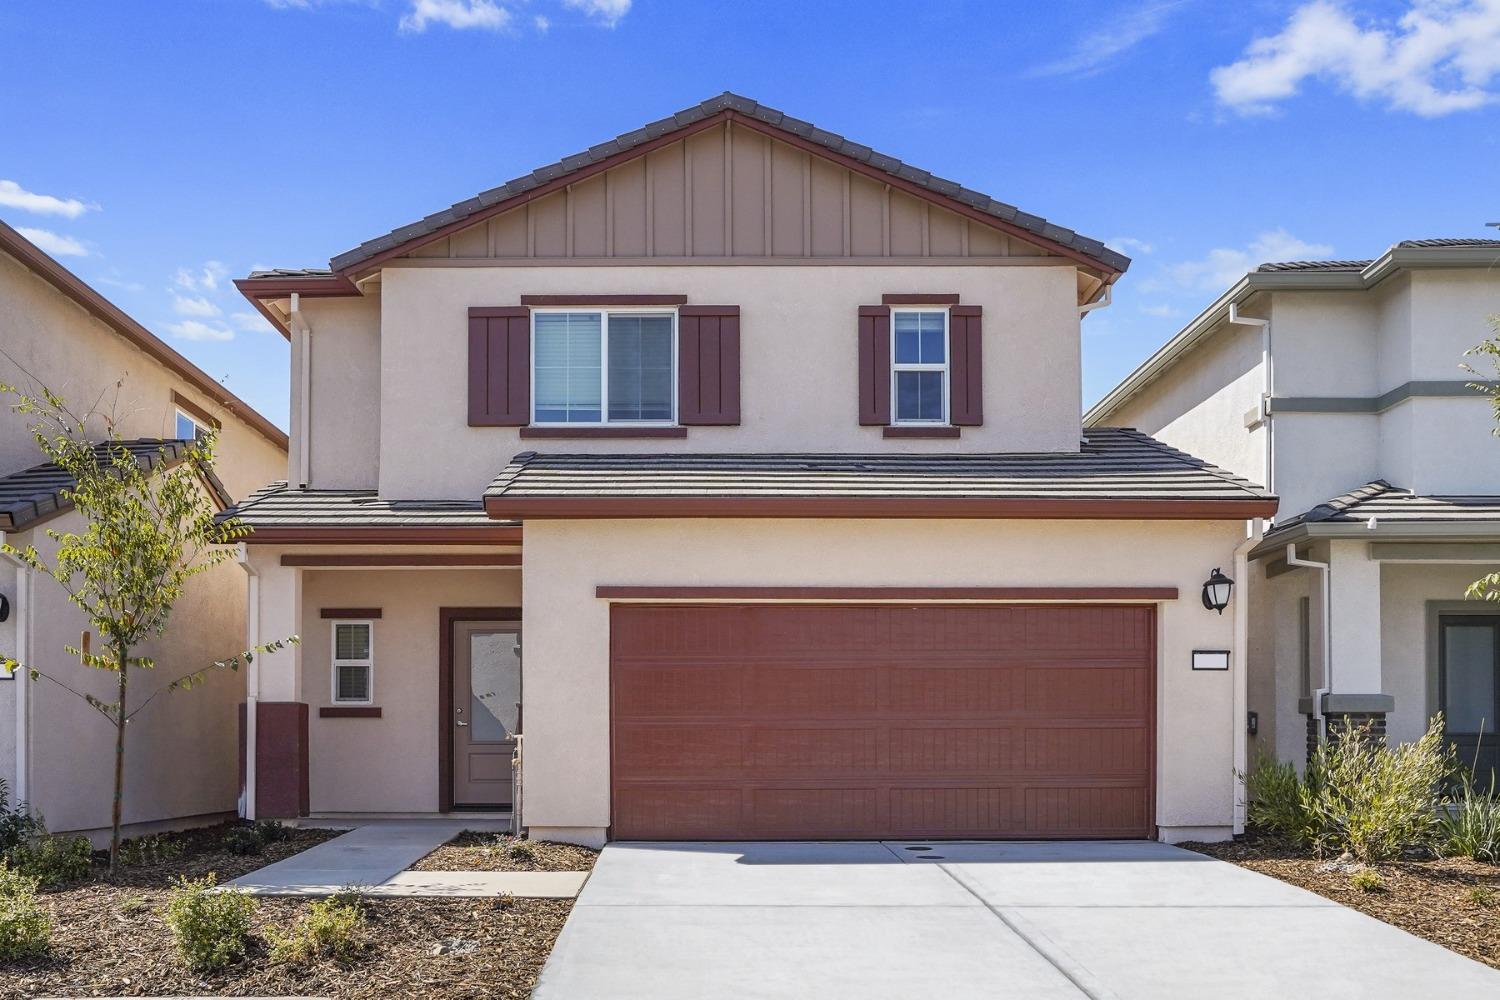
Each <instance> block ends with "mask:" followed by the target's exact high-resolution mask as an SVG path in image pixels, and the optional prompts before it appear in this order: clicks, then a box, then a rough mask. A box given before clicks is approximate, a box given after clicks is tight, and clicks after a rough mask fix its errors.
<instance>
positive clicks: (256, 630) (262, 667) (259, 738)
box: [242, 549, 309, 819]
mask: <svg viewBox="0 0 1500 1000" xmlns="http://www.w3.org/2000/svg"><path fill="white" fill-rule="evenodd" d="M246 569H247V571H248V572H249V573H250V608H249V616H248V619H247V624H248V630H247V631H248V633H249V634H248V636H247V637H246V638H247V645H252V646H253V645H257V644H259V643H263V642H274V641H275V640H277V639H285V638H288V637H290V636H294V635H300V633H301V631H302V570H301V569H298V568H296V567H290V566H282V565H281V558H280V553H279V552H270V553H261V552H257V551H255V550H253V549H252V550H251V553H250V555H249V556H248V557H247V560H246ZM246 707H247V710H246V713H245V721H244V722H243V723H242V726H243V728H244V731H245V738H246V742H247V744H248V745H250V746H253V747H254V753H253V758H252V759H253V760H254V767H253V769H252V768H249V767H247V768H246V776H245V786H246V791H247V792H249V791H250V790H251V789H253V794H247V796H246V799H247V802H246V810H245V811H246V815H247V817H248V818H254V819H268V818H275V819H293V818H296V817H298V816H305V815H307V813H308V805H309V801H308V800H309V795H308V791H309V790H308V763H307V753H308V732H307V719H308V713H307V704H306V703H305V702H304V701H303V700H302V650H301V647H300V646H288V647H287V648H285V649H280V650H277V651H276V652H273V653H265V654H261V655H258V656H256V658H255V662H254V663H253V664H251V666H250V667H249V669H248V672H247V676H246ZM247 756H249V755H247Z"/></svg>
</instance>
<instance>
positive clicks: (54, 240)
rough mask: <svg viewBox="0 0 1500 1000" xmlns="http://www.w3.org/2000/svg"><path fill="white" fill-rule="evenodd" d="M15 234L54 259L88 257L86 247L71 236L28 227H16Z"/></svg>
mask: <svg viewBox="0 0 1500 1000" xmlns="http://www.w3.org/2000/svg"><path fill="white" fill-rule="evenodd" d="M16 232H18V233H20V234H21V235H22V236H24V237H26V238H27V239H28V240H30V241H31V242H33V243H35V244H36V245H37V246H38V247H40V248H41V249H42V250H43V251H45V252H46V253H50V254H51V255H52V256H54V257H87V256H88V255H89V249H88V247H86V246H84V245H83V244H82V243H80V242H78V241H77V240H75V239H74V238H73V237H71V236H62V235H59V234H58V233H54V232H53V231H52V230H50V229H32V228H30V227H29V226H17V227H16Z"/></svg>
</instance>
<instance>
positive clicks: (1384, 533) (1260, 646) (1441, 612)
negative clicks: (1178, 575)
mask: <svg viewBox="0 0 1500 1000" xmlns="http://www.w3.org/2000/svg"><path fill="white" fill-rule="evenodd" d="M1497 313H1500V240H1483V239H1441V240H1410V241H1406V242H1402V243H1397V244H1395V245H1394V246H1392V247H1391V248H1390V249H1389V250H1387V251H1386V252H1385V253H1384V254H1382V255H1381V256H1379V257H1378V258H1376V259H1374V260H1354V261H1296V262H1289V263H1276V264H1264V265H1261V266H1260V267H1259V268H1257V269H1256V270H1255V271H1253V272H1251V273H1249V274H1247V275H1245V277H1244V278H1242V279H1241V280H1240V281H1238V282H1236V283H1235V285H1234V286H1233V287H1231V288H1230V289H1229V290H1228V291H1227V292H1225V293H1224V294H1223V295H1222V296H1220V297H1219V299H1218V300H1217V301H1215V302H1214V303H1213V304H1212V305H1211V306H1209V307H1208V308H1207V309H1206V310H1204V311H1203V313H1202V314H1200V315H1199V316H1198V317H1197V318H1196V319H1195V320H1193V321H1192V322H1191V323H1189V324H1188V325H1187V326H1186V327H1184V328H1183V330H1182V331H1181V332H1180V333H1178V334H1177V335H1176V336H1174V337H1173V338H1172V339H1171V340H1169V341H1168V342H1167V343H1166V345H1165V346H1163V347H1162V348H1161V349H1160V350H1159V351H1157V352H1156V353H1155V354H1154V355H1152V356H1151V357H1150V358H1149V359H1148V360H1147V361H1146V362H1145V363H1144V364H1142V365H1141V367H1140V368H1139V369H1137V370H1136V371H1135V373H1134V374H1132V375H1131V376H1130V377H1128V378H1127V379H1125V381H1123V382H1122V383H1120V385H1119V386H1118V387H1116V388H1115V389H1114V390H1113V391H1112V392H1110V393H1109V394H1108V395H1107V396H1106V397H1105V398H1104V399H1103V400H1101V401H1100V402H1099V404H1098V405H1096V406H1095V407H1093V409H1091V410H1090V411H1089V412H1088V414H1087V416H1086V418H1085V423H1086V424H1088V425H1089V426H1095V425H1104V424H1108V425H1124V426H1131V427H1136V428H1139V429H1141V430H1143V431H1146V432H1147V433H1150V434H1153V435H1155V436H1157V437H1159V438H1160V439H1161V440H1163V441H1166V442H1168V443H1170V444H1173V445H1175V446H1177V447H1179V448H1185V449H1188V450H1190V451H1192V452H1193V453H1194V454H1198V455H1202V456H1203V457H1204V458H1206V459H1208V460H1209V461H1212V462H1214V463H1216V464H1218V465H1220V466H1223V467H1224V468H1227V469H1230V470H1233V471H1234V472H1236V473H1238V474H1240V475H1242V476H1247V477H1250V478H1252V479H1254V480H1256V481H1257V482H1263V483H1266V484H1267V485H1268V487H1269V488H1270V489H1272V490H1274V491H1275V493H1276V494H1277V495H1278V496H1279V497H1280V499H1281V510H1280V514H1279V515H1278V517H1277V519H1276V522H1275V525H1274V527H1273V528H1272V529H1271V530H1268V531H1267V533H1266V535H1265V537H1264V539H1263V540H1262V541H1261V543H1260V544H1259V545H1258V547H1257V548H1256V549H1255V550H1254V551H1253V552H1252V553H1251V558H1252V559H1253V560H1255V563H1256V569H1255V572H1254V574H1253V575H1252V576H1251V578H1250V579H1249V580H1248V581H1246V582H1247V584H1248V586H1249V595H1248V596H1249V597H1250V608H1251V610H1250V621H1251V624H1250V629H1251V632H1250V637H1251V642H1250V651H1249V655H1250V670H1251V675H1250V686H1251V690H1250V709H1251V710H1252V711H1253V712H1255V713H1256V716H1257V721H1258V723H1259V742H1260V743H1261V744H1262V745H1263V746H1264V747H1265V748H1266V749H1267V750H1268V751H1270V752H1272V753H1273V754H1274V755H1275V756H1277V757H1280V758H1281V759H1291V760H1295V759H1300V758H1301V757H1302V756H1303V751H1304V748H1305V746H1306V745H1308V744H1309V743H1310V742H1312V741H1316V740H1317V739H1320V738H1322V737H1323V736H1325V735H1326V731H1327V727H1328V726H1329V725H1330V724H1334V725H1342V720H1343V717H1344V716H1345V715H1348V716H1349V717H1350V718H1351V719H1353V720H1354V721H1356V722H1366V721H1368V722H1370V723H1371V724H1372V725H1374V726H1375V727H1377V728H1380V727H1384V728H1385V729H1386V730H1387V732H1388V734H1389V736H1391V737H1392V738H1395V739H1399V740H1411V739H1415V738H1416V737H1417V736H1419V735H1420V734H1421V733H1422V732H1423V730H1424V729H1425V728H1426V725H1427V722H1428V720H1429V719H1430V718H1431V717H1432V716H1433V715H1434V714H1435V713H1437V712H1439V711H1441V712H1442V713H1443V714H1444V717H1445V720H1446V724H1447V728H1448V733H1449V736H1450V738H1451V739H1452V740H1453V742H1454V743H1455V744H1456V746H1457V749H1458V751H1459V753H1460V755H1461V756H1462V757H1463V758H1464V759H1465V760H1473V759H1474V754H1475V753H1476V748H1477V747H1479V746H1481V745H1482V746H1483V747H1484V749H1483V750H1482V751H1480V752H1481V756H1482V758H1483V760H1482V763H1484V764H1485V765H1486V766H1494V765H1495V764H1496V762H1497V761H1500V755H1497V754H1496V752H1495V748H1496V747H1497V746H1500V741H1497V740H1496V739H1495V720H1496V718H1497V714H1500V713H1497V704H1496V698H1497V696H1500V613H1497V612H1500V607H1497V606H1495V605H1492V604H1485V603H1482V602H1476V601H1471V600H1470V601H1466V600H1465V598H1464V594H1465V589H1466V588H1467V586H1468V584H1469V583H1471V582H1472V581H1473V580H1475V579H1476V578H1477V577H1479V576H1482V575H1484V574H1485V573H1488V572H1491V571H1493V570H1494V569H1496V568H1497V567H1500V544H1497V543H1500V441H1496V440H1495V437H1494V435H1493V434H1492V431H1493V430H1494V428H1495V420H1494V416H1493V413H1492V410H1491V406H1490V400H1489V397H1488V396H1486V395H1484V394H1483V393H1481V392H1478V391H1476V390H1475V389H1474V388H1472V387H1471V385H1470V383H1472V382H1474V381H1475V379H1476V376H1475V375H1474V374H1471V373H1469V372H1467V371H1465V369H1464V367H1463V366H1464V363H1465V361H1466V360H1468V361H1472V360H1473V359H1466V358H1465V356H1464V355H1465V351H1467V350H1468V349H1469V348H1471V347H1473V346H1475V345H1476V344H1478V343H1480V342H1481V341H1482V340H1484V339H1485V337H1487V336H1488V335H1490V333H1491V327H1490V323H1489V317H1491V316H1493V315H1495V314H1497ZM1475 367H1476V370H1478V371H1479V375H1478V377H1479V378H1480V379H1483V378H1486V377H1491V376H1492V374H1493V373H1492V372H1486V371H1485V370H1484V365H1483V363H1482V362H1476V363H1475ZM1481 733H1483V735H1484V739H1483V740H1482V741H1481V739H1480V735H1481Z"/></svg>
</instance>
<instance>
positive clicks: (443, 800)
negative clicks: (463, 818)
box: [437, 608, 525, 813]
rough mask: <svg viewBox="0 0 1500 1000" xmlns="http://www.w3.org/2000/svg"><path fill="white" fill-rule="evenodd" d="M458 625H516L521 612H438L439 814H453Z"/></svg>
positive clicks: (489, 610) (486, 610) (519, 620)
mask: <svg viewBox="0 0 1500 1000" xmlns="http://www.w3.org/2000/svg"><path fill="white" fill-rule="evenodd" d="M458 622H515V623H516V624H517V625H519V624H520V622H521V609H520V608H438V721H437V726H438V811H439V812H445V813H446V812H452V811H453V626H454V625H455V624H457V623H458ZM522 669H523V670H524V669H525V668H524V667H523V668H522Z"/></svg>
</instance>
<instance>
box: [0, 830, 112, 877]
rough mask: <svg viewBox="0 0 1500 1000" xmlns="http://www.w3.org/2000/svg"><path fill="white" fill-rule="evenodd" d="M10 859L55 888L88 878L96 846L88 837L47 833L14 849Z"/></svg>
mask: <svg viewBox="0 0 1500 1000" xmlns="http://www.w3.org/2000/svg"><path fill="white" fill-rule="evenodd" d="M10 862H11V864H12V865H14V866H15V868H16V870H17V871H19V872H20V873H21V874H23V875H26V876H28V877H30V878H34V879H36V880H37V882H38V883H40V884H41V885H42V887H44V888H52V887H54V886H59V885H66V884H67V883H69V882H78V881H82V880H83V879H85V878H88V874H89V868H90V867H91V866H92V865H93V863H94V845H93V844H91V843H89V840H88V838H87V837H63V836H54V835H52V834H50V833H44V834H42V835H41V836H38V837H35V838H33V839H32V840H31V842H30V843H26V844H22V845H21V846H20V847H17V848H16V849H15V850H13V851H11V852H10Z"/></svg>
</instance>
